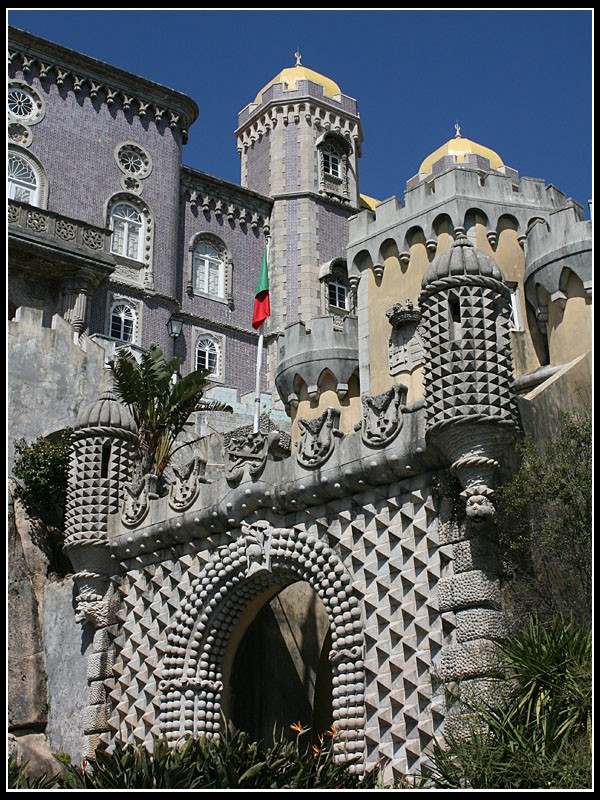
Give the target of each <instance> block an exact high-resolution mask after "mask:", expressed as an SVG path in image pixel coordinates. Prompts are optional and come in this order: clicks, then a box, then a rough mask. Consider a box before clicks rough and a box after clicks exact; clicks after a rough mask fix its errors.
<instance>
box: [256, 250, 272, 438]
mask: <svg viewBox="0 0 600 800" xmlns="http://www.w3.org/2000/svg"><path fill="white" fill-rule="evenodd" d="M270 245H271V238H270V237H267V264H268V263H269V249H270ZM264 328H265V323H264V322H263V323H262V324H261V326H260V328H259V329H258V352H257V354H256V390H255V394H254V424H253V426H252V430H253V432H254V433H258V428H259V421H260V372H261V369H262V359H263V349H264V341H265V337H264Z"/></svg>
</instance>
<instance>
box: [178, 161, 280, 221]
mask: <svg viewBox="0 0 600 800" xmlns="http://www.w3.org/2000/svg"><path fill="white" fill-rule="evenodd" d="M181 198H182V200H183V202H185V203H188V204H189V207H190V209H191V210H192V211H193V212H196V211H197V210H201V211H202V213H203V214H205V215H207V216H208V215H210V214H214V215H215V217H217V218H218V219H220V218H222V217H223V216H226V218H227V220H228V221H229V222H230V223H231V224H232V225H236V224H238V225H240V226H241V227H242V228H246V227H247V228H250V229H251V230H252V231H254V232H255V233H256V232H257V231H262V232H263V234H264V235H265V236H269V234H270V219H269V217H270V213H271V207H272V200H271V199H270V198H268V197H263V196H262V195H259V194H256V193H254V192H248V191H246V192H244V193H243V194H242V193H241V192H240V191H239V188H238V187H236V186H234V185H233V184H228V183H226V182H225V181H221V180H219V179H217V178H212V177H211V176H206V175H201V174H199V173H196V172H195V171H194V170H192V169H190V168H189V167H183V169H182V179H181Z"/></svg>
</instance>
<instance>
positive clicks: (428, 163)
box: [419, 132, 504, 175]
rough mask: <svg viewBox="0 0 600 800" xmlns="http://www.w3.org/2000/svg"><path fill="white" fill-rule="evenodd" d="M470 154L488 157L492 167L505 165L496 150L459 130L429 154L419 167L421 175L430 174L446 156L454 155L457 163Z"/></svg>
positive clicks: (461, 162)
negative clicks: (468, 137) (462, 133)
mask: <svg viewBox="0 0 600 800" xmlns="http://www.w3.org/2000/svg"><path fill="white" fill-rule="evenodd" d="M468 155H477V156H482V157H483V158H487V159H488V161H489V162H490V167H491V168H492V169H499V168H500V167H503V166H504V162H503V161H502V159H501V158H500V156H499V155H498V153H496V152H494V150H490V149H489V147H484V146H483V145H481V144H477V142H472V141H471V140H470V139H465V138H464V137H463V136H461V135H460V132H458V133H457V134H456V136H455V137H454V138H453V139H450V140H449V141H447V142H446V144H443V145H442V146H441V147H438V149H437V150H435V151H434V152H433V153H432V154H431V155H430V156H427V158H426V159H425V161H423V163H422V164H421V166H420V167H419V175H430V174H431V170H432V168H433V165H434V164H435V162H436V161H439V160H440V158H443V157H444V156H454V159H455V162H456V163H457V164H464V163H465V159H466V156H468Z"/></svg>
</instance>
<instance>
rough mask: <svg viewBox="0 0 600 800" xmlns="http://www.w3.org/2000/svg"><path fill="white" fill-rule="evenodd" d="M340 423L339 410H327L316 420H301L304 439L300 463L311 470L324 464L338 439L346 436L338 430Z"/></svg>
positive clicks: (299, 454)
mask: <svg viewBox="0 0 600 800" xmlns="http://www.w3.org/2000/svg"><path fill="white" fill-rule="evenodd" d="M339 423H340V411H339V409H337V408H328V409H326V410H325V411H324V412H323V414H321V416H320V417H317V418H316V419H299V420H298V426H299V428H300V434H301V436H302V438H301V440H300V442H299V443H298V456H297V458H298V463H299V464H301V465H302V466H303V467H307V468H309V469H314V468H315V467H320V466H321V465H322V464H324V463H325V462H326V461H327V459H328V458H329V456H330V455H331V454H332V453H333V450H334V447H335V440H336V438H340V437H342V436H343V435H344V434H343V433H342V432H341V431H340V430H338V426H339Z"/></svg>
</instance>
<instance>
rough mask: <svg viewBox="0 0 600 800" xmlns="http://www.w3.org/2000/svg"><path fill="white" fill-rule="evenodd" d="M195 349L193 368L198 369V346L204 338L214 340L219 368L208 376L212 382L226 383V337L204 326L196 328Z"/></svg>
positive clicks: (193, 352)
mask: <svg viewBox="0 0 600 800" xmlns="http://www.w3.org/2000/svg"><path fill="white" fill-rule="evenodd" d="M193 337H194V338H193V342H194V349H193V351H192V358H193V363H192V369H193V370H196V369H198V368H199V367H198V355H197V354H198V346H199V344H200V342H201V341H202V340H203V339H209V340H210V341H212V342H214V344H215V347H216V350H217V369H216V371H215V372H214V373H211V374H210V375H209V376H208V378H209V380H210V381H211V383H224V381H225V337H224V336H221V335H220V334H218V333H215V332H214V331H207V330H204V329H202V328H194V330H193Z"/></svg>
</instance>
